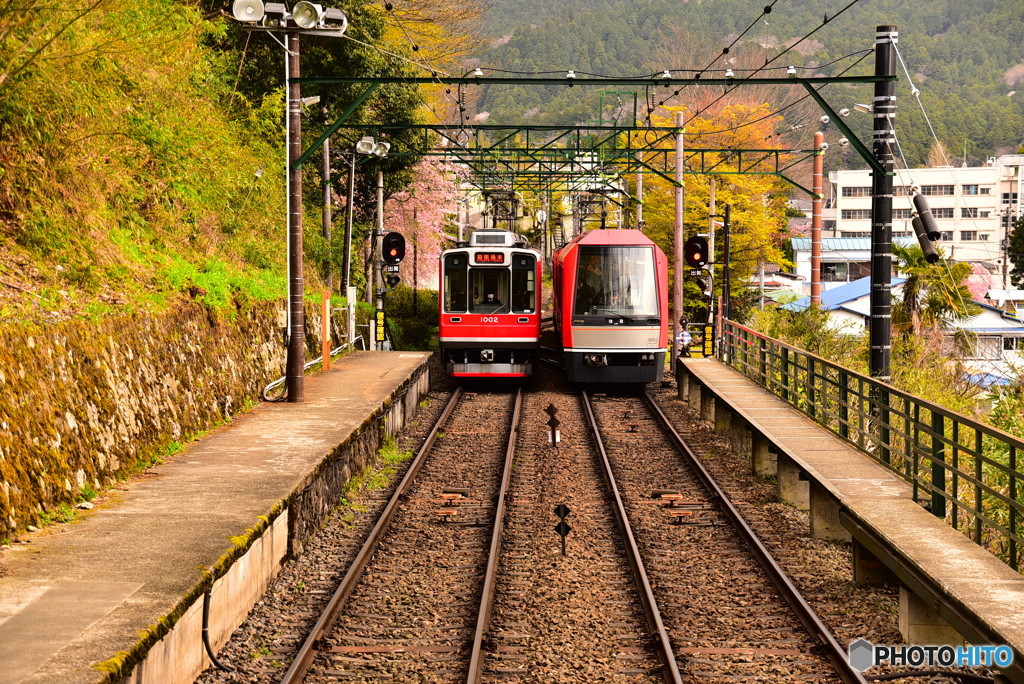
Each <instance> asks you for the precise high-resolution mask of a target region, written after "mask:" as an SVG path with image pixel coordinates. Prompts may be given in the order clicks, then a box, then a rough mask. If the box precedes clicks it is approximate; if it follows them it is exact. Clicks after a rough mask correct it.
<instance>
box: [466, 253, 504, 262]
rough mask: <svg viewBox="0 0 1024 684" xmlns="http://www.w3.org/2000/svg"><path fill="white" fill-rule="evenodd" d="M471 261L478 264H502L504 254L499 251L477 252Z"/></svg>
mask: <svg viewBox="0 0 1024 684" xmlns="http://www.w3.org/2000/svg"><path fill="white" fill-rule="evenodd" d="M473 261H474V262H475V263H478V264H503V263H505V255H504V254H503V253H501V252H477V253H476V254H475V255H473Z"/></svg>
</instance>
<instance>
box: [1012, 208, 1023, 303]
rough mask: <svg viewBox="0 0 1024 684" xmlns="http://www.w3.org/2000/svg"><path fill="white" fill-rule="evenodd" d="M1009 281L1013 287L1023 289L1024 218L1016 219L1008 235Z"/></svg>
mask: <svg viewBox="0 0 1024 684" xmlns="http://www.w3.org/2000/svg"><path fill="white" fill-rule="evenodd" d="M1009 252H1010V255H1009V256H1010V262H1011V263H1012V264H1013V270H1012V271H1010V281H1011V282H1012V283H1013V284H1014V286H1015V287H1024V217H1022V218H1019V219H1017V221H1016V223H1014V224H1013V232H1012V233H1011V234H1010V248H1009Z"/></svg>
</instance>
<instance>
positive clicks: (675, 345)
mask: <svg viewBox="0 0 1024 684" xmlns="http://www.w3.org/2000/svg"><path fill="white" fill-rule="evenodd" d="M684 122H685V118H684V115H683V113H682V112H676V187H675V195H676V198H675V199H676V212H675V221H674V222H673V225H672V246H673V253H672V258H673V260H674V261H673V263H674V266H673V269H672V271H673V277H672V370H673V372H675V368H676V360H677V359H678V358H679V333H680V332H681V327H680V323H679V319H680V318H681V317H682V315H683V271H684V270H685V268H684V266H683V263H684V262H683V198H684V195H683V165H684V163H685V162H684V157H683V123H684Z"/></svg>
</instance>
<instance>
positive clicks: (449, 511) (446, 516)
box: [434, 508, 458, 522]
mask: <svg viewBox="0 0 1024 684" xmlns="http://www.w3.org/2000/svg"><path fill="white" fill-rule="evenodd" d="M457 513H458V511H457V510H455V509H454V508H439V509H437V510H436V511H434V515H437V516H440V517H441V522H449V521H450V520H451V517H452V516H453V515H455V514H457Z"/></svg>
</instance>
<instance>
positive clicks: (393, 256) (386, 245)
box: [381, 232, 405, 264]
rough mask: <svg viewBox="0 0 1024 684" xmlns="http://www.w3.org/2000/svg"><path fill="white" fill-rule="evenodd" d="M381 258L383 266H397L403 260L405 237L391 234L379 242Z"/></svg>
mask: <svg viewBox="0 0 1024 684" xmlns="http://www.w3.org/2000/svg"><path fill="white" fill-rule="evenodd" d="M381 258H382V259H383V260H384V263H385V264H397V263H398V262H400V261H401V260H402V259H404V258H405V237H404V236H403V235H402V234H401V233H395V232H391V233H388V234H387V235H385V236H384V238H383V239H382V240H381Z"/></svg>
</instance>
